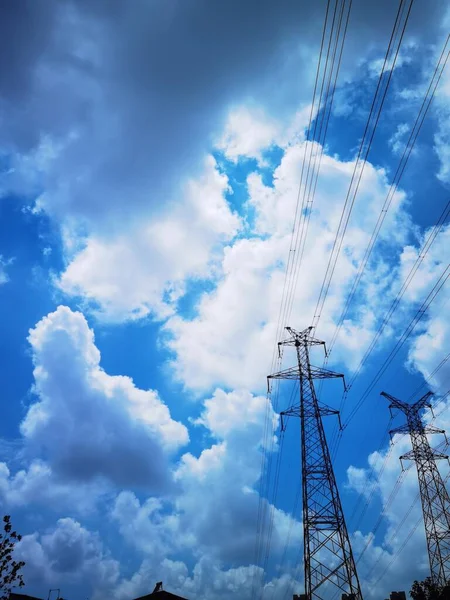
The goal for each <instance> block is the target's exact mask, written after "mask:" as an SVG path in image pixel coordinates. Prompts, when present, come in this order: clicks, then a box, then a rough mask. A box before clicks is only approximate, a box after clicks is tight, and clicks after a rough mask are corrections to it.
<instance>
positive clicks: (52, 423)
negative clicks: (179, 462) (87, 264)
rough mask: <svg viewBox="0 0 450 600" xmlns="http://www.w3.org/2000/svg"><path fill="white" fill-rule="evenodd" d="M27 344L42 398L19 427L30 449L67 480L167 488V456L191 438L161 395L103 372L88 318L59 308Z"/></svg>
mask: <svg viewBox="0 0 450 600" xmlns="http://www.w3.org/2000/svg"><path fill="white" fill-rule="evenodd" d="M29 342H30V344H31V347H32V351H33V362H34V377H35V385H34V391H35V393H36V395H37V396H38V401H37V402H36V403H34V404H32V405H31V406H30V407H29V409H28V412H27V414H26V416H25V418H24V420H23V422H22V424H21V432H22V435H23V436H24V439H25V443H26V446H27V447H28V449H30V448H34V449H36V451H37V452H39V453H40V454H41V456H44V457H45V459H46V460H47V461H48V462H49V464H50V465H51V467H52V468H53V469H54V470H55V471H57V472H58V473H59V474H60V475H61V476H63V477H66V478H71V479H75V480H80V481H89V480H92V479H95V478H97V477H100V478H106V479H108V480H110V481H112V482H114V483H115V484H117V485H130V484H135V485H139V486H143V487H145V488H149V489H151V488H153V489H158V488H161V487H164V486H165V485H167V484H168V483H169V479H170V474H169V470H168V457H169V456H170V454H171V453H172V452H174V451H176V450H177V449H178V448H179V447H180V446H182V445H183V444H185V443H186V442H187V441H188V434H187V430H186V428H185V426H184V425H182V424H181V423H178V422H176V421H174V420H173V419H172V418H171V416H170V412H169V409H168V408H167V406H166V405H165V404H164V403H163V402H162V401H161V400H160V398H159V396H158V394H157V392H155V391H153V390H140V389H138V388H136V386H135V385H134V383H133V381H132V380H131V379H130V378H129V377H124V376H110V375H108V374H107V373H105V371H104V370H103V369H102V368H101V367H100V353H99V351H98V349H97V347H96V346H95V343H94V334H93V331H92V330H91V329H89V327H88V324H87V322H86V320H85V318H84V317H83V315H82V314H81V313H78V312H72V311H71V310H70V309H69V308H67V307H64V306H60V307H58V309H57V310H56V311H55V312H53V313H50V314H49V315H48V316H46V317H44V318H43V319H42V320H41V321H40V322H39V323H38V324H37V325H36V327H35V328H34V329H32V330H31V331H30V336H29Z"/></svg>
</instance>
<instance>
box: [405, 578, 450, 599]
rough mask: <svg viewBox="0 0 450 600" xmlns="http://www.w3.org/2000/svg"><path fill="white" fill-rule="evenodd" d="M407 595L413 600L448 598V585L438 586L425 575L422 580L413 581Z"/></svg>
mask: <svg viewBox="0 0 450 600" xmlns="http://www.w3.org/2000/svg"><path fill="white" fill-rule="evenodd" d="M409 595H410V596H411V598H412V599H413V600H450V585H446V586H445V587H440V586H438V585H436V584H435V583H433V581H432V579H431V577H427V578H426V579H425V580H424V581H415V582H414V583H413V586H412V588H411V591H410V593H409Z"/></svg>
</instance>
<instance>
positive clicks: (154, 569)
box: [97, 557, 302, 600]
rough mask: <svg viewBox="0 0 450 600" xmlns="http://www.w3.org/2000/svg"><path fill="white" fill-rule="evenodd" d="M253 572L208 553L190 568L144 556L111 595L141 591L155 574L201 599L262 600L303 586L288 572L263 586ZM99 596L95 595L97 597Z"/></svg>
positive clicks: (120, 598) (177, 589) (175, 590)
mask: <svg viewBox="0 0 450 600" xmlns="http://www.w3.org/2000/svg"><path fill="white" fill-rule="evenodd" d="M258 574H260V569H257V570H256V575H258ZM254 576H255V571H254V568H253V567H252V566H250V567H245V566H240V567H237V568H230V569H227V568H225V567H223V566H220V565H219V564H217V563H216V562H215V561H213V560H211V559H209V558H207V557H202V558H201V559H200V560H199V561H198V562H197V563H196V564H195V566H194V568H193V569H192V572H190V571H189V569H188V567H187V565H186V564H185V563H184V562H182V561H173V560H170V559H164V560H162V561H161V562H160V563H157V564H155V563H154V562H152V561H151V560H144V561H143V562H142V564H141V566H140V567H139V569H138V571H136V573H134V574H133V575H132V577H130V578H129V579H124V580H122V581H121V582H120V583H119V585H118V586H117V587H116V588H115V589H114V590H113V591H112V595H113V597H114V598H116V599H117V600H125V599H126V598H130V597H135V596H140V595H144V594H146V593H148V591H149V590H151V589H152V588H153V587H154V582H155V581H156V580H157V579H158V578H162V579H163V581H164V584H165V586H166V587H167V589H170V590H171V591H172V593H177V594H180V595H181V596H183V597H190V598H192V597H195V598H199V599H200V600H209V599H212V600H226V598H229V597H230V595H239V597H240V598H243V599H244V600H250V598H252V597H253V596H254V594H255V592H256V594H258V595H259V597H261V598H263V599H264V600H269V599H270V598H272V597H282V596H283V595H285V594H287V593H289V592H292V590H294V591H298V590H300V589H302V587H301V585H302V584H301V583H300V582H299V581H296V580H294V581H292V580H291V579H290V577H289V575H287V574H285V575H282V576H281V577H274V578H273V579H272V580H271V581H269V582H268V583H267V584H266V585H264V586H261V585H260V584H259V583H258V577H256V578H255V577H254ZM100 597H101V596H100V595H97V598H98V599H99V600H100Z"/></svg>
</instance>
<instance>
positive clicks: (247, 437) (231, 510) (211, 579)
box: [111, 389, 302, 599]
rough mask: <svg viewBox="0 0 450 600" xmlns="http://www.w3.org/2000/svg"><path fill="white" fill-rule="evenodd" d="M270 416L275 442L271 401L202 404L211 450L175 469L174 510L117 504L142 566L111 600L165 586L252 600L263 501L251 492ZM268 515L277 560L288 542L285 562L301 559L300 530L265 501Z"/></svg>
mask: <svg viewBox="0 0 450 600" xmlns="http://www.w3.org/2000/svg"><path fill="white" fill-rule="evenodd" d="M239 407H240V408H241V410H240V412H239V410H238V408H239ZM266 415H267V417H268V419H269V437H270V435H271V434H273V433H274V431H275V428H276V427H277V422H278V419H277V418H276V416H275V414H274V413H273V411H272V409H271V407H270V405H269V404H268V401H267V400H266V398H263V397H256V396H252V395H251V394H249V393H248V392H245V391H240V392H236V391H235V392H230V393H226V392H224V391H223V390H220V389H217V390H216V391H215V392H214V394H213V396H212V397H211V398H209V399H207V400H206V401H205V402H204V410H203V412H202V414H201V417H200V419H198V421H197V424H198V425H203V426H204V427H205V428H206V431H207V433H208V434H209V437H211V439H212V440H213V443H212V444H211V446H209V447H208V446H207V445H206V447H205V448H204V449H203V450H202V451H201V452H200V453H199V455H198V456H194V455H193V454H190V453H189V454H185V455H184V456H183V457H182V459H181V461H180V463H179V466H178V469H177V483H178V485H179V487H180V494H179V495H178V496H176V497H175V498H174V499H172V500H171V501H170V502H169V501H168V500H167V501H161V500H160V499H156V498H148V499H147V500H145V501H143V502H140V501H139V500H138V499H137V497H136V496H135V495H134V494H133V493H131V492H122V493H121V494H120V495H119V496H118V497H117V498H116V501H115V504H114V508H113V511H112V513H111V516H112V518H113V520H114V521H115V522H116V523H117V524H118V525H119V530H120V532H121V533H122V535H123V536H124V538H125V539H126V541H127V543H128V544H130V545H131V546H132V547H134V548H137V549H138V550H139V551H140V552H142V553H143V554H144V555H145V559H144V560H143V562H142V564H141V566H140V568H139V569H138V570H137V571H136V573H135V574H134V575H133V576H132V577H131V578H129V579H124V580H122V581H121V582H120V584H119V585H118V586H116V588H115V589H114V590H113V591H112V593H113V595H114V597H116V598H119V599H121V598H125V597H130V596H138V595H139V594H145V593H147V592H148V588H149V587H151V586H152V585H154V583H155V581H157V580H161V579H162V580H163V581H164V584H165V586H166V589H169V590H170V591H172V592H175V593H177V592H178V593H180V594H183V595H185V596H187V597H198V598H218V599H219V598H225V597H229V594H230V593H233V592H236V593H239V595H240V596H242V597H243V598H250V596H251V590H252V586H253V585H256V589H260V585H261V582H262V571H261V568H260V567H255V566H253V564H252V563H253V561H254V550H255V534H256V516H257V513H258V501H259V500H258V494H257V493H256V492H255V491H254V489H253V488H254V487H255V486H256V484H257V483H258V478H259V476H260V466H261V450H262V445H263V442H264V440H263V439H262V436H263V422H264V421H265V419H266ZM274 449H275V451H276V450H277V443H276V441H275V444H274ZM269 452H270V450H269ZM205 499H207V501H205ZM263 509H267V511H268V514H273V519H274V521H273V523H274V530H273V536H272V544H271V552H272V553H273V554H272V556H273V557H276V559H278V560H279V559H280V557H281V554H282V552H283V551H284V548H285V544H286V541H287V538H288V535H290V544H289V546H288V548H287V552H288V556H290V554H291V553H293V554H295V555H296V554H297V551H298V548H299V547H300V546H301V543H302V530H301V525H300V523H299V522H297V521H291V520H290V519H289V517H288V515H286V514H285V513H284V512H283V511H281V510H279V509H276V508H273V513H272V508H271V507H270V506H269V505H268V504H267V501H266V500H263ZM288 532H289V533H288ZM266 539H267V531H265V532H264V534H263V535H262V539H261V543H262V544H263V547H265V546H264V544H265V543H266ZM180 556H181V557H183V558H182V560H181V559H180ZM186 556H189V557H191V558H192V559H193V560H194V566H193V567H191V568H189V567H188V566H187V564H186V563H189V562H191V558H190V559H189V560H186V558H185V557H186ZM291 564H292V563H291V562H288V564H287V565H286V566H285V569H286V573H283V575H282V576H281V577H280V578H277V577H275V578H273V579H271V578H270V577H269V578H268V579H269V581H268V583H266V587H267V590H266V591H265V592H264V597H265V598H266V594H267V597H270V595H271V593H272V592H273V591H274V588H276V590H278V591H281V590H283V592H284V591H286V589H287V588H288V584H290V583H291V579H290V577H291V574H292V568H291ZM230 565H231V567H230ZM157 573H158V575H156V574H157ZM155 577H156V579H155ZM254 577H255V581H254Z"/></svg>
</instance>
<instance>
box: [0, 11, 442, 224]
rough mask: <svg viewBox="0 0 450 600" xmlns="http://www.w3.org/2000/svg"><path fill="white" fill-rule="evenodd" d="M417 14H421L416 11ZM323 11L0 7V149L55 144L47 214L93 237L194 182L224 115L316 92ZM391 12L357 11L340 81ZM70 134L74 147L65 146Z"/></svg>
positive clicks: (284, 106)
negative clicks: (234, 107) (82, 220)
mask: <svg viewBox="0 0 450 600" xmlns="http://www.w3.org/2000/svg"><path fill="white" fill-rule="evenodd" d="M416 4H417V5H418V6H416V7H415V8H414V10H413V14H412V22H411V26H410V29H409V31H410V33H411V34H414V35H419V34H420V35H421V34H422V33H423V32H433V31H434V30H435V28H436V23H438V22H439V19H440V17H441V16H442V13H443V10H444V2H433V3H432V5H431V6H430V5H429V3H424V2H422V3H420V2H417V3H416ZM425 4H426V6H425ZM324 7H325V3H324V2H323V3H322V2H306V1H302V2H300V1H298V0H283V1H281V2H273V1H270V2H269V1H268V0H262V1H259V2H253V1H250V0H247V1H238V0H228V1H222V0H220V1H209V0H192V1H189V2H188V1H175V0H168V1H167V0H165V1H163V0H147V1H144V0H134V1H133V2H125V1H118V0H111V1H106V0H89V1H88V0H86V1H84V0H83V1H81V0H79V1H74V2H69V1H68V0H66V1H65V2H53V1H51V0H48V1H45V2H32V1H31V0H30V1H28V2H27V1H25V0H22V1H21V2H15V1H13V0H10V1H6V2H3V3H2V6H1V11H2V13H3V15H2V18H1V19H0V23H1V24H0V39H1V42H0V44H1V46H2V47H1V48H0V54H1V56H2V58H1V61H2V62H1V67H2V69H1V71H2V74H1V78H0V92H1V100H0V111H1V112H0V118H1V124H2V132H3V133H2V140H1V143H2V145H3V147H4V148H5V150H6V151H9V152H11V151H13V150H18V151H21V152H26V151H30V150H33V149H34V148H35V147H36V146H37V144H38V141H39V139H41V138H42V136H48V137H49V138H50V139H51V140H52V141H53V144H56V145H57V146H58V150H57V157H56V158H54V159H52V160H51V161H50V162H47V163H46V165H45V166H44V167H41V168H42V171H43V175H42V182H41V184H42V187H43V188H44V189H45V191H46V197H45V199H44V205H45V206H46V207H47V209H48V210H49V211H51V212H53V213H54V214H56V215H61V216H67V215H68V214H69V215H72V214H75V215H78V216H80V215H81V216H84V217H87V218H89V219H90V221H91V225H95V226H97V227H99V226H100V225H101V224H105V217H106V216H111V217H112V219H109V220H107V221H106V223H107V224H108V225H109V226H111V224H112V223H113V222H114V218H115V217H116V216H117V213H118V212H120V213H121V214H122V216H123V214H127V213H129V212H130V209H131V208H133V207H134V208H136V207H139V211H142V210H144V209H150V208H153V209H154V208H155V207H157V206H158V205H159V203H160V201H161V198H164V197H167V194H168V193H171V192H173V190H174V189H176V187H177V185H178V183H179V181H180V180H181V179H182V178H183V177H184V176H185V175H186V173H190V174H191V173H192V172H193V170H194V169H195V167H196V165H197V164H198V162H199V160H200V158H201V155H202V154H203V152H204V151H205V150H207V149H208V146H209V145H210V143H211V135H212V133H213V132H217V131H219V130H220V124H221V123H222V122H223V120H224V118H225V116H226V111H227V108H228V107H229V106H230V104H237V103H239V102H241V101H243V100H245V99H247V98H253V99H254V100H255V101H256V102H258V103H261V104H263V105H264V106H265V107H266V108H267V109H268V110H269V111H271V112H273V113H275V114H279V113H280V112H281V111H283V112H284V113H285V112H286V111H287V112H288V113H289V112H291V111H293V110H295V108H297V107H298V106H299V105H300V103H304V102H307V101H308V100H309V99H310V95H311V83H312V78H313V75H314V68H315V57H316V53H317V49H318V43H319V39H320V30H321V26H322V20H323V15H324ZM394 12H395V7H394V6H393V3H392V2H388V1H384V2H370V3H369V2H367V1H365V0H364V1H363V0H360V1H359V2H354V9H353V13H352V20H351V27H350V34H349V40H348V46H347V50H346V57H347V58H346V61H345V62H344V69H345V71H347V72H349V71H350V70H351V65H352V64H353V63H354V58H355V56H356V57H358V58H363V56H364V54H365V53H366V52H367V50H368V49H369V47H370V46H371V45H372V44H369V43H368V40H371V41H373V44H374V45H376V44H380V45H381V44H384V43H385V42H386V41H387V38H388V35H389V31H390V28H391V24H392V22H393V18H394ZM69 134H70V137H69Z"/></svg>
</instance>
